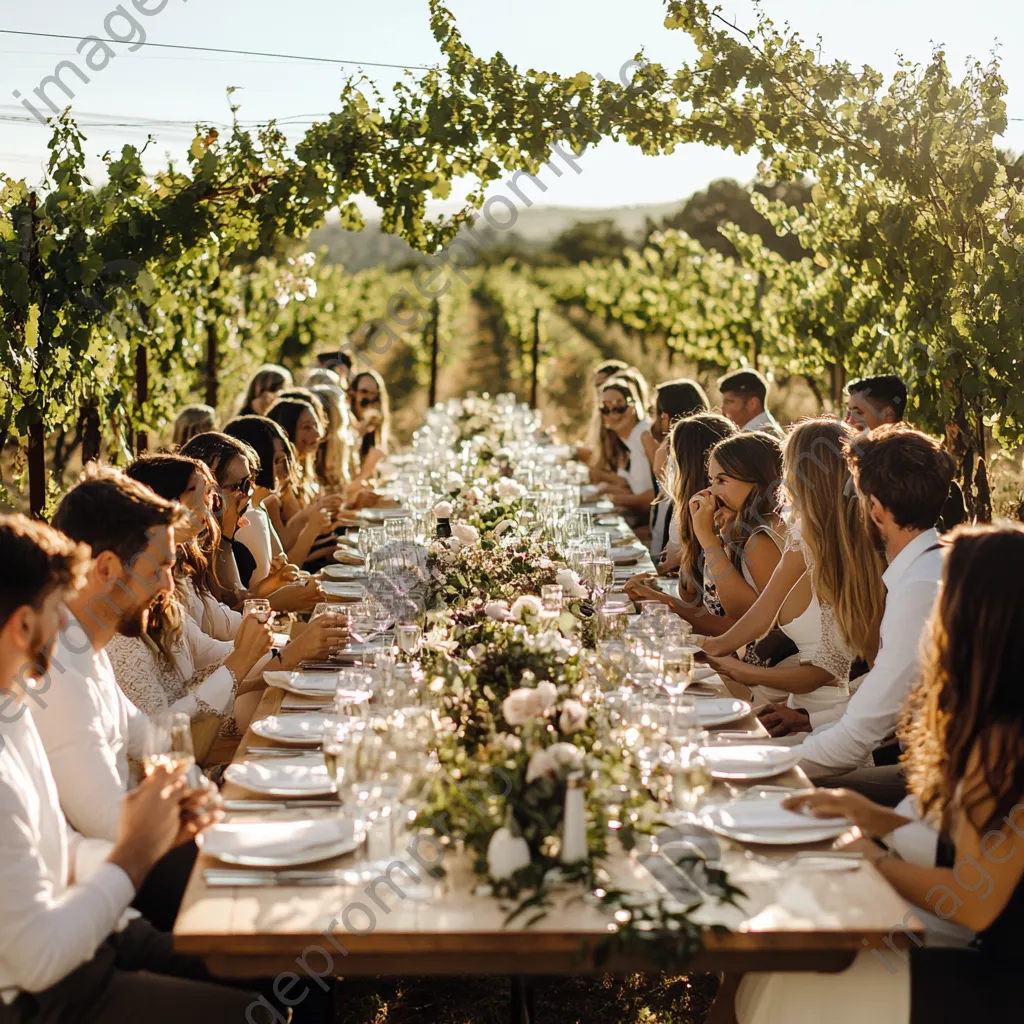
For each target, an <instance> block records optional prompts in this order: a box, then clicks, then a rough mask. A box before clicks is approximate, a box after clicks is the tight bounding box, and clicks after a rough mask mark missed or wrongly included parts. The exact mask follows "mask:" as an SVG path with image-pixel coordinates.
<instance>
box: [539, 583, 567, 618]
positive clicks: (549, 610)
mask: <svg viewBox="0 0 1024 1024" xmlns="http://www.w3.org/2000/svg"><path fill="white" fill-rule="evenodd" d="M563 596H564V593H563V590H562V588H561V587H560V586H559V585H558V584H557V583H548V584H545V585H544V586H543V587H541V588H540V603H541V605H542V606H543V608H544V611H545V613H546V614H548V615H552V616H557V615H561V614H562V600H563Z"/></svg>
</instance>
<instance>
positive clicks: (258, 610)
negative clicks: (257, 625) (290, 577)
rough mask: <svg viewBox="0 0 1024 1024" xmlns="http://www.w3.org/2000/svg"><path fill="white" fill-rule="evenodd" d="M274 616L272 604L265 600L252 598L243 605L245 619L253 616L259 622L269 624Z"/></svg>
mask: <svg viewBox="0 0 1024 1024" xmlns="http://www.w3.org/2000/svg"><path fill="white" fill-rule="evenodd" d="M273 614H274V613H273V611H272V610H271V607H270V602H269V601H267V600H265V599H264V598H257V597H251V598H249V600H247V601H246V602H245V603H244V604H243V605H242V615H243V617H245V618H248V617H249V616H252V618H254V619H255V620H256V621H257V622H262V623H267V622H269V621H270V619H271V616H272V615H273Z"/></svg>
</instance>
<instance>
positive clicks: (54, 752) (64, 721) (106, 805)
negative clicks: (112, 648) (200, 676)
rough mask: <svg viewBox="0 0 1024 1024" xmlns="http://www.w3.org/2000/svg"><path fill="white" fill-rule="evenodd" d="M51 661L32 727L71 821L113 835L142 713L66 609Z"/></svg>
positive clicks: (136, 752) (140, 736)
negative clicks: (37, 732) (36, 730)
mask: <svg viewBox="0 0 1024 1024" xmlns="http://www.w3.org/2000/svg"><path fill="white" fill-rule="evenodd" d="M65 612H66V624H65V625H64V627H63V628H62V629H61V630H60V633H59V634H58V637H57V642H56V643H55V645H54V650H53V655H52V657H51V661H50V672H49V682H50V686H49V689H48V690H47V691H46V694H45V696H43V697H41V698H40V702H39V703H40V705H42V706H37V707H34V708H33V717H34V718H35V723H36V728H37V729H38V731H39V737H40V739H41V740H42V742H43V748H44V749H45V750H46V756H47V757H48V758H49V761H50V770H51V771H52V772H53V777H54V780H55V781H56V783H57V792H58V794H59V795H60V804H61V807H62V808H63V810H64V814H65V815H66V816H67V819H68V821H69V822H70V824H71V826H72V828H74V829H75V830H76V831H78V832H80V833H81V834H82V835H84V836H89V837H91V838H96V839H109V840H110V841H111V842H113V841H114V840H116V839H117V822H118V817H119V815H120V807H121V797H123V796H124V793H125V790H127V789H128V786H129V784H130V774H129V766H128V758H129V756H131V757H133V758H134V759H135V760H136V761H141V760H142V756H143V754H144V753H145V751H144V750H143V743H144V737H145V728H146V722H147V718H146V716H145V715H144V714H143V713H142V712H141V711H139V709H138V708H136V707H135V705H134V704H132V702H131V701H130V700H128V698H127V697H126V696H125V695H124V693H122V691H121V688H120V687H119V686H118V685H117V680H116V679H115V678H114V669H113V667H112V666H111V664H110V659H109V658H108V657H107V654H106V652H105V651H103V650H100V651H95V650H93V647H92V643H91V642H90V640H89V637H88V635H87V634H86V632H85V630H84V629H82V626H81V624H80V623H79V622H78V620H77V619H76V618H75V617H74V616H73V615H72V614H71V613H70V612H68V611H67V610H66V609H65Z"/></svg>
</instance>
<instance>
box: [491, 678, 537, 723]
mask: <svg viewBox="0 0 1024 1024" xmlns="http://www.w3.org/2000/svg"><path fill="white" fill-rule="evenodd" d="M501 713H502V715H503V716H504V718H505V721H506V722H508V724H509V725H526V723H527V722H532V721H533V720H534V719H535V718H540V716H541V715H542V714H543V713H544V705H543V703H542V700H541V695H540V694H539V693H538V692H537V691H536V690H531V689H528V688H527V687H525V686H521V687H519V689H518V690H513V691H512V692H511V693H510V694H509V695H508V696H507V697H506V698H505V699H504V700H503V701H502V702H501Z"/></svg>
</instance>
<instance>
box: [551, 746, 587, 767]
mask: <svg viewBox="0 0 1024 1024" xmlns="http://www.w3.org/2000/svg"><path fill="white" fill-rule="evenodd" d="M548 753H549V754H550V755H551V758H552V760H553V761H554V762H555V764H556V765H558V766H559V767H561V766H563V765H565V766H567V767H569V768H572V769H574V770H575V769H576V768H580V767H581V766H582V765H583V751H582V750H580V748H579V747H577V746H576V744H575V743H552V744H551V746H550V747H548Z"/></svg>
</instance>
